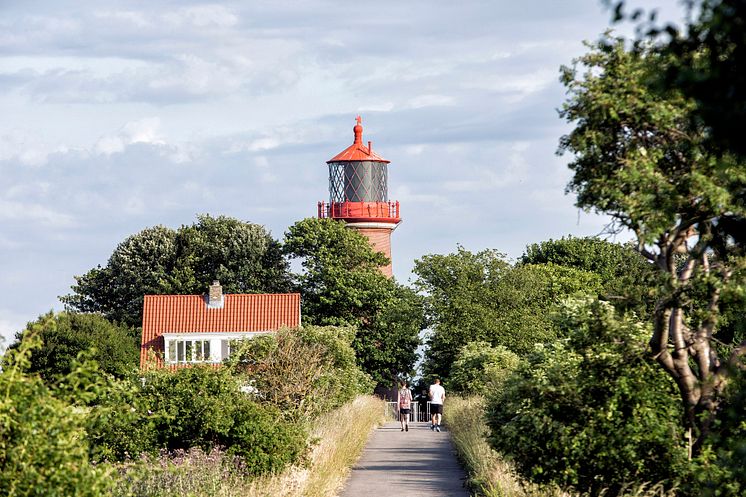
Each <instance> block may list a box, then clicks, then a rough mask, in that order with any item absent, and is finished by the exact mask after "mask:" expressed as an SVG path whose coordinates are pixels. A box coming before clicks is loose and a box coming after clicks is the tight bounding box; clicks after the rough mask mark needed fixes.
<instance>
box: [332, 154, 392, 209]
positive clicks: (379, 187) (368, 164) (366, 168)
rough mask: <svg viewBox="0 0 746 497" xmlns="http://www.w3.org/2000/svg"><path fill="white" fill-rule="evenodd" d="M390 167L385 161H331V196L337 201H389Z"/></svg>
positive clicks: (333, 201)
mask: <svg viewBox="0 0 746 497" xmlns="http://www.w3.org/2000/svg"><path fill="white" fill-rule="evenodd" d="M387 183H388V168H387V167H386V163H385V162H377V161H350V162H330V163H329V196H330V201H331V202H332V203H335V202H386V201H388V187H387Z"/></svg>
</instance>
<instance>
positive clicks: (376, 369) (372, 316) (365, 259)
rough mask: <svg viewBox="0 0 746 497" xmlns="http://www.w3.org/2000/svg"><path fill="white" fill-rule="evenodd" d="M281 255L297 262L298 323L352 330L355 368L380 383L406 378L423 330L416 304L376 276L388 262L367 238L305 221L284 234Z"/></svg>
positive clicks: (335, 224)
mask: <svg viewBox="0 0 746 497" xmlns="http://www.w3.org/2000/svg"><path fill="white" fill-rule="evenodd" d="M284 250H285V252H286V253H287V254H288V255H289V256H290V257H291V258H298V259H300V260H301V264H302V267H303V272H302V273H301V274H299V275H297V279H298V286H299V288H300V291H301V295H302V306H303V319H304V321H305V322H307V323H309V324H318V325H350V326H354V327H356V328H357V330H358V331H357V333H356V336H355V340H354V341H353V347H354V349H355V352H356V354H357V357H358V362H359V364H360V365H361V366H362V367H363V369H364V370H365V372H367V373H368V374H370V375H371V377H373V379H374V380H375V381H377V382H379V383H386V382H390V381H391V380H392V379H393V378H395V377H396V376H397V375H399V374H400V373H409V372H410V371H411V370H412V368H413V366H414V363H415V360H416V358H417V356H416V349H417V345H418V344H419V338H418V334H419V331H420V330H421V329H422V327H423V323H422V321H423V319H422V311H421V304H420V301H419V299H418V298H417V297H416V296H415V295H414V294H413V293H412V292H411V291H409V290H408V289H406V288H404V287H402V286H400V285H398V284H396V283H395V282H394V281H393V280H391V279H389V278H387V277H386V276H384V275H383V274H382V273H381V272H380V266H382V265H384V264H386V263H387V261H388V259H387V258H386V257H385V256H383V255H382V254H381V253H379V252H376V251H374V250H373V249H372V248H371V246H370V243H369V242H368V239H367V238H366V237H365V236H363V235H361V234H360V233H358V232H357V231H355V230H352V229H348V228H346V227H345V224H344V223H342V222H339V221H334V220H331V219H304V220H302V221H299V222H297V223H295V224H294V225H293V226H291V227H290V228H289V229H288V231H287V233H286V234H285V244H284Z"/></svg>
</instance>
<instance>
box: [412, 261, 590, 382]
mask: <svg viewBox="0 0 746 497" xmlns="http://www.w3.org/2000/svg"><path fill="white" fill-rule="evenodd" d="M414 272H415V274H416V275H417V280H416V282H415V285H416V287H417V288H418V289H419V290H420V291H421V292H423V293H424V294H425V295H426V297H425V302H426V311H427V317H428V324H429V325H430V326H431V327H432V330H433V331H432V333H431V335H430V336H429V337H428V339H427V344H428V348H427V350H426V352H425V371H426V373H428V374H433V375H437V376H444V377H448V376H449V375H450V372H451V365H452V364H453V361H454V360H455V359H456V355H457V353H458V351H459V349H460V348H461V347H462V346H463V345H464V344H466V343H468V342H473V341H485V342H488V343H490V344H492V345H493V346H497V345H501V346H504V347H506V348H508V349H509V350H511V351H513V352H515V353H516V354H518V355H525V354H527V353H529V352H530V351H531V350H533V348H534V344H536V343H543V342H546V341H550V340H553V339H555V338H556V337H557V334H556V330H555V329H554V325H553V324H552V321H551V319H550V313H551V309H552V307H553V306H554V305H555V304H556V303H558V302H559V301H560V300H561V299H562V298H564V297H566V296H568V295H572V294H574V293H578V292H581V293H591V294H594V295H595V293H596V292H598V291H599V289H600V288H601V279H600V277H599V276H598V275H596V274H594V273H590V272H588V271H584V270H581V269H575V268H572V267H565V266H558V265H555V264H525V265H522V266H518V267H511V266H510V264H509V263H508V262H507V261H506V260H505V258H504V256H503V255H502V254H500V253H499V252H497V251H494V250H484V251H481V252H478V253H472V252H469V251H468V250H465V249H464V248H463V247H458V250H457V251H456V252H455V253H452V254H448V255H426V256H424V257H423V258H422V259H420V260H418V261H416V262H415V268H414Z"/></svg>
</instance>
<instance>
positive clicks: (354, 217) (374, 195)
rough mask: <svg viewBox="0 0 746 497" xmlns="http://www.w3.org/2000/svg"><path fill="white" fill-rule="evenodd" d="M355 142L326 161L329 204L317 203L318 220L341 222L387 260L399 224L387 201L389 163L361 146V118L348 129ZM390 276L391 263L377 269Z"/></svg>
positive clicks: (395, 204)
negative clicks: (336, 220) (361, 236)
mask: <svg viewBox="0 0 746 497" xmlns="http://www.w3.org/2000/svg"><path fill="white" fill-rule="evenodd" d="M352 130H353V132H354V133H355V141H354V143H353V144H352V145H350V146H349V147H347V148H346V149H345V150H343V151H342V152H340V153H339V154H337V155H336V156H334V157H333V158H332V159H330V160H328V161H327V162H326V163H327V164H328V165H329V202H319V217H320V218H332V219H338V220H341V221H344V222H345V223H347V226H348V227H350V228H353V229H356V230H358V231H360V233H362V234H363V235H365V236H367V237H368V240H370V244H371V246H373V248H374V249H375V250H378V251H379V252H382V253H383V254H385V255H386V257H388V258H389V259H391V232H392V231H394V229H396V226H397V225H398V224H399V223H400V222H401V218H400V217H399V202H394V201H391V200H389V198H388V164H389V161H387V160H386V159H384V158H383V157H381V156H380V155H378V154H376V153H375V152H373V145H372V143H371V142H368V145H367V146H365V145H363V126H362V119H361V118H360V116H357V124H356V125H355V127H354V128H352ZM381 271H382V272H383V273H384V274H385V275H387V276H391V275H392V269H391V264H389V265H388V266H386V267H383V268H381Z"/></svg>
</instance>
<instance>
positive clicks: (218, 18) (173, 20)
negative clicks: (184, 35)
mask: <svg viewBox="0 0 746 497" xmlns="http://www.w3.org/2000/svg"><path fill="white" fill-rule="evenodd" d="M163 20H164V21H165V22H166V23H167V24H169V25H172V26H179V27H182V26H185V25H188V26H193V27H197V28H205V27H209V26H216V27H219V28H228V27H231V26H235V25H236V24H237V23H238V16H236V14H234V13H233V11H231V10H230V9H228V8H226V7H223V6H222V5H217V4H215V5H197V6H194V7H185V8H181V9H178V10H176V11H175V12H172V13H166V14H165V15H164V16H163Z"/></svg>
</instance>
